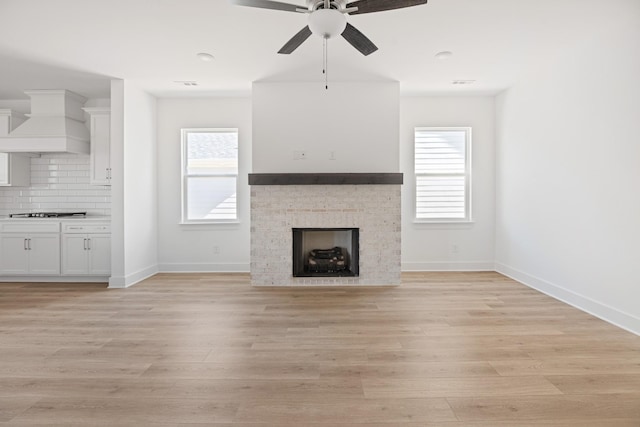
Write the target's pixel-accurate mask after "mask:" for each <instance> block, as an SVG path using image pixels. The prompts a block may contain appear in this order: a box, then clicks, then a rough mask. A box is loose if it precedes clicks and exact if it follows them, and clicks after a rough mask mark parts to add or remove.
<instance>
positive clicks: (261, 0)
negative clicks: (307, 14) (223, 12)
mask: <svg viewBox="0 0 640 427" xmlns="http://www.w3.org/2000/svg"><path fill="white" fill-rule="evenodd" d="M231 3H232V4H235V5H238V6H249V7H259V8H261V9H273V10H284V11H285V12H297V11H298V9H300V6H298V5H297V4H290V3H282V2H279V1H273V0H231Z"/></svg>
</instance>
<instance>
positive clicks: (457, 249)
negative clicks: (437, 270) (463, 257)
mask: <svg viewBox="0 0 640 427" xmlns="http://www.w3.org/2000/svg"><path fill="white" fill-rule="evenodd" d="M458 252H459V248H458V245H451V253H452V254H457V253H458Z"/></svg>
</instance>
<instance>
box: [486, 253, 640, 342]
mask: <svg viewBox="0 0 640 427" xmlns="http://www.w3.org/2000/svg"><path fill="white" fill-rule="evenodd" d="M495 271H497V272H498V273H501V274H504V275H505V276H508V277H510V278H512V279H514V280H517V281H518V282H520V283H522V284H523V285H525V286H528V287H530V288H533V289H535V290H537V291H540V292H542V293H543V294H546V295H549V296H550V297H552V298H555V299H557V300H559V301H562V302H564V303H566V304H569V305H571V306H573V307H575V308H577V309H579V310H582V311H584V312H586V313H589V314H591V315H593V316H596V317H597V318H599V319H602V320H604V321H606V322H608V323H611V324H612V325H614V326H617V327H619V328H622V329H624V330H626V331H629V332H631V333H634V334H636V335H640V319H639V318H637V317H635V316H633V315H631V314H628V313H625V312H622V311H620V310H618V309H616V308H613V307H610V306H608V305H606V304H602V303H600V302H598V301H594V300H592V299H591V298H588V297H585V296H583V295H580V294H577V293H575V292H573V291H570V290H568V289H565V288H563V287H562V286H560V285H557V284H554V283H551V282H549V281H546V280H544V279H542V278H539V277H536V276H533V275H530V274H528V273H525V272H524V271H520V270H518V269H516V268H513V267H510V266H508V265H505V264H501V263H496V265H495Z"/></svg>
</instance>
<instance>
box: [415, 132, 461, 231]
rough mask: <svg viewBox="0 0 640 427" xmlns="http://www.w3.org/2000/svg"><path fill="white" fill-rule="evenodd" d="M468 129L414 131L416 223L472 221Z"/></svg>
mask: <svg viewBox="0 0 640 427" xmlns="http://www.w3.org/2000/svg"><path fill="white" fill-rule="evenodd" d="M470 158H471V128H416V129H415V174H416V220H417V221H426V222H429V221H433V222H456V221H460V222H464V221H470V220H471V208H470V206H469V205H470V200H471V197H470V192H471V165H470Z"/></svg>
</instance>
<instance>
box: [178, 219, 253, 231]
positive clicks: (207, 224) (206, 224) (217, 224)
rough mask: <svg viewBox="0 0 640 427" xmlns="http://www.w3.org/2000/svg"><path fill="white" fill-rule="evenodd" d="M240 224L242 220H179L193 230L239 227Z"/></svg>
mask: <svg viewBox="0 0 640 427" xmlns="http://www.w3.org/2000/svg"><path fill="white" fill-rule="evenodd" d="M240 224H241V222H240V220H233V221H201V222H179V223H178V225H179V226H181V227H185V228H188V229H191V230H200V229H209V228H238V226H239V225H240ZM198 226H200V227H198Z"/></svg>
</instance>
